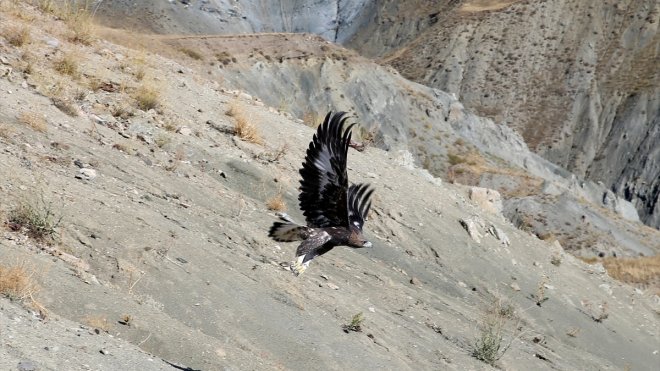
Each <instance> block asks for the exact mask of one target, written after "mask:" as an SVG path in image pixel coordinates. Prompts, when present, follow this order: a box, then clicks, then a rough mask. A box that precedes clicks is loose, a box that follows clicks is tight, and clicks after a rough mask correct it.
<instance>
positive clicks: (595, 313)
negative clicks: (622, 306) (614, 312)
mask: <svg viewBox="0 0 660 371" xmlns="http://www.w3.org/2000/svg"><path fill="white" fill-rule="evenodd" d="M584 306H585V307H586V309H587V311H588V314H589V316H590V317H591V319H592V320H594V321H595V322H598V323H601V322H603V321H604V320H606V319H607V318H608V317H609V316H610V312H609V308H608V305H607V302H605V301H604V302H602V303H601V304H600V305H598V309H594V307H593V304H592V303H591V302H589V301H587V302H585V303H584Z"/></svg>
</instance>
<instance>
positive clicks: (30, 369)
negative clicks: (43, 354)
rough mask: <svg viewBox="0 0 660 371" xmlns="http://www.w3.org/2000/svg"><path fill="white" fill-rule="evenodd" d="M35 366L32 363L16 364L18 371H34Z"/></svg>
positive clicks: (21, 362) (22, 362)
mask: <svg viewBox="0 0 660 371" xmlns="http://www.w3.org/2000/svg"><path fill="white" fill-rule="evenodd" d="M36 369H37V366H36V365H35V364H34V363H33V362H32V361H20V362H18V371H36Z"/></svg>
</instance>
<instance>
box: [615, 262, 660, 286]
mask: <svg viewBox="0 0 660 371" xmlns="http://www.w3.org/2000/svg"><path fill="white" fill-rule="evenodd" d="M603 266H604V267H605V269H607V274H609V275H610V276H611V277H612V278H615V279H617V280H619V281H623V282H626V283H631V284H639V285H643V286H651V285H658V284H660V255H654V256H640V257H637V258H614V257H607V258H604V259H603Z"/></svg>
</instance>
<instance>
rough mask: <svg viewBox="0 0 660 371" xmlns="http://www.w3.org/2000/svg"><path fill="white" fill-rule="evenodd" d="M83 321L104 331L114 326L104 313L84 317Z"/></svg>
mask: <svg viewBox="0 0 660 371" xmlns="http://www.w3.org/2000/svg"><path fill="white" fill-rule="evenodd" d="M83 323H84V324H86V325H88V326H90V327H93V328H95V329H97V330H100V331H104V332H108V331H110V329H111V328H112V326H111V325H110V322H108V319H107V318H106V317H105V316H102V315H96V316H86V317H85V318H83Z"/></svg>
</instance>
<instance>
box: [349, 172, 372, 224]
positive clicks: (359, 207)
mask: <svg viewBox="0 0 660 371" xmlns="http://www.w3.org/2000/svg"><path fill="white" fill-rule="evenodd" d="M373 192H374V189H373V188H370V187H369V184H364V183H361V184H354V185H351V188H349V189H348V221H349V223H350V224H351V225H352V226H355V227H357V229H359V230H362V226H363V225H364V221H365V220H366V219H367V214H369V209H370V208H371V194H372V193H373Z"/></svg>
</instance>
